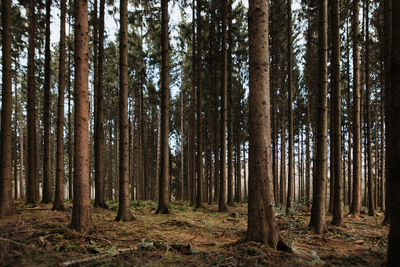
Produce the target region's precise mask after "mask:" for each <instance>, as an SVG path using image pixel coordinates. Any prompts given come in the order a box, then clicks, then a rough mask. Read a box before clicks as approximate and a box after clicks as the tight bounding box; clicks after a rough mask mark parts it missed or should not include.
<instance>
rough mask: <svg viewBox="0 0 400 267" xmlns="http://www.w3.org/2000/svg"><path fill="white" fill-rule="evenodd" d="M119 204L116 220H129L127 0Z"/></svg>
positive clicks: (123, 8) (124, 6)
mask: <svg viewBox="0 0 400 267" xmlns="http://www.w3.org/2000/svg"><path fill="white" fill-rule="evenodd" d="M119 43H120V45H119V66H120V92H119V127H120V128H119V130H120V140H119V206H118V214H117V218H116V221H120V220H122V221H131V220H132V219H133V217H132V214H131V211H130V209H129V124H128V1H127V0H120V34H119Z"/></svg>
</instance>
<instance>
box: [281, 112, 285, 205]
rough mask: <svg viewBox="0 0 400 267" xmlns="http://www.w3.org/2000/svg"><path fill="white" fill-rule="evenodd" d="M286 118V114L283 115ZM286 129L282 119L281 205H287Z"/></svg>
mask: <svg viewBox="0 0 400 267" xmlns="http://www.w3.org/2000/svg"><path fill="white" fill-rule="evenodd" d="M282 106H283V104H282ZM281 116H282V117H284V113H282V115H281ZM285 154H286V129H285V120H284V119H283V118H281V177H280V180H281V181H280V203H281V204H284V203H285V198H286V160H285V159H286V155H285Z"/></svg>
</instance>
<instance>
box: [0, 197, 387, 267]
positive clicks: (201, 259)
mask: <svg viewBox="0 0 400 267" xmlns="http://www.w3.org/2000/svg"><path fill="white" fill-rule="evenodd" d="M16 204H17V207H18V210H19V211H20V214H17V215H14V216H10V217H6V218H3V219H1V220H0V265H1V266H32V265H36V266H49V265H51V266H54V265H58V266H99V265H102V266H122V265H123V266H182V265H185V266H206V265H216V266H257V265H260V266H265V265H278V266H294V265H296V266H330V265H339V266H365V265H371V266H380V265H385V262H386V251H387V242H388V241H387V234H388V230H389V229H388V226H386V225H382V220H383V214H381V213H378V214H377V216H375V217H370V216H367V215H364V214H363V215H361V216H360V217H359V218H350V217H346V218H345V224H344V226H343V227H336V226H332V225H330V223H329V222H330V220H331V218H330V217H329V216H328V217H327V225H328V228H327V232H326V233H324V234H322V235H315V234H313V233H312V232H311V231H310V230H309V229H308V227H307V226H308V223H309V219H310V210H309V209H308V208H306V207H302V206H298V207H296V208H295V209H294V210H293V211H292V212H291V214H290V215H286V214H285V213H284V212H282V211H284V210H285V209H284V207H282V208H279V207H278V208H277V212H276V214H277V215H276V219H277V222H278V227H279V229H280V235H281V237H282V238H283V240H285V242H286V243H287V244H288V245H289V246H290V247H291V248H292V249H293V253H288V252H283V251H278V250H276V249H274V248H269V247H266V246H264V245H261V244H259V243H255V242H246V241H245V235H246V227H247V204H236V206H235V207H229V212H223V213H221V212H217V206H216V205H205V207H204V209H201V210H194V209H193V208H192V207H190V205H189V204H188V203H186V202H179V203H173V205H172V211H173V214H170V215H156V214H155V211H156V208H157V205H156V203H154V202H145V201H134V202H131V210H132V213H133V214H134V216H135V220H134V221H131V222H116V221H115V217H116V213H117V209H118V203H116V202H108V206H109V209H107V210H104V209H96V208H92V219H93V223H94V230H93V231H92V232H90V233H86V234H83V233H78V232H75V231H73V230H70V229H69V227H68V226H69V223H70V221H71V211H72V207H71V203H70V202H68V201H67V202H66V203H65V205H66V207H67V210H66V211H63V212H59V211H52V210H51V205H45V204H41V205H36V206H31V205H25V204H24V203H23V202H16Z"/></svg>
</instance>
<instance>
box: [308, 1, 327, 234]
mask: <svg viewBox="0 0 400 267" xmlns="http://www.w3.org/2000/svg"><path fill="white" fill-rule="evenodd" d="M318 9H319V33H318V54H319V57H318V67H319V75H318V76H319V86H318V90H317V122H318V123H317V125H316V153H315V174H314V183H313V184H314V189H313V201H312V208H311V220H310V227H311V229H312V231H314V232H315V233H317V234H320V233H322V232H324V231H325V229H326V222H325V190H326V186H325V185H326V173H327V168H326V165H327V159H326V155H327V121H328V119H327V117H328V112H327V109H328V108H327V106H328V105H327V80H328V79H327V58H328V53H327V50H328V49H327V47H328V40H327V39H328V34H327V32H328V31H327V29H328V25H327V24H328V1H327V0H321V1H319V3H318Z"/></svg>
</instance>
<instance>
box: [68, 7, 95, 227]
mask: <svg viewBox="0 0 400 267" xmlns="http://www.w3.org/2000/svg"><path fill="white" fill-rule="evenodd" d="M74 9H75V10H74V14H75V118H74V152H75V153H74V200H73V208H72V221H71V228H72V229H75V230H77V231H82V232H85V231H89V230H90V229H91V228H92V218H91V213H90V191H89V189H90V181H89V148H88V141H89V131H88V114H89V113H88V112H89V102H88V101H89V92H88V72H89V25H88V1H87V0H79V1H75V3H74Z"/></svg>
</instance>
